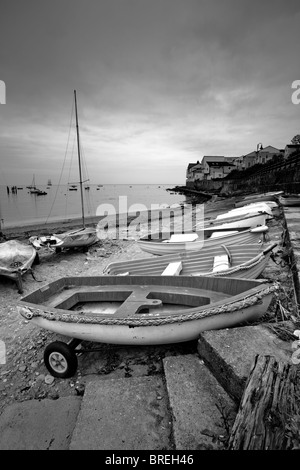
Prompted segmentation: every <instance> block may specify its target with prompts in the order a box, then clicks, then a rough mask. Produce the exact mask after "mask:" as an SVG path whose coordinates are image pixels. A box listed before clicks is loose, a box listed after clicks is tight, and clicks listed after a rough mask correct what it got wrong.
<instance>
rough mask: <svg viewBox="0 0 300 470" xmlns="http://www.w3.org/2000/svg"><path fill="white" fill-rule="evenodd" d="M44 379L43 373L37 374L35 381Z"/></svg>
mask: <svg viewBox="0 0 300 470" xmlns="http://www.w3.org/2000/svg"><path fill="white" fill-rule="evenodd" d="M44 380H45V374H39V375H38V376H37V378H36V381H37V382H42V381H44Z"/></svg>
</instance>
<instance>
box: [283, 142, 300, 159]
mask: <svg viewBox="0 0 300 470" xmlns="http://www.w3.org/2000/svg"><path fill="white" fill-rule="evenodd" d="M294 152H295V153H296V152H299V153H300V144H289V145H286V146H285V149H284V158H285V159H287V158H288V157H289V156H290V155H291V154H292V153H294Z"/></svg>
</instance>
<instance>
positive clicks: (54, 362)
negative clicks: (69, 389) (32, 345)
mask: <svg viewBox="0 0 300 470" xmlns="http://www.w3.org/2000/svg"><path fill="white" fill-rule="evenodd" d="M44 363H45V366H46V367H47V369H48V371H49V372H50V374H51V375H53V377H58V378H60V379H65V378H67V377H72V376H73V375H74V374H75V372H76V370H77V366H78V361H77V356H76V353H75V351H74V350H73V349H72V348H70V346H68V345H67V344H66V343H63V342H62V341H54V342H53V343H50V344H49V345H48V346H47V347H46V349H45V351H44Z"/></svg>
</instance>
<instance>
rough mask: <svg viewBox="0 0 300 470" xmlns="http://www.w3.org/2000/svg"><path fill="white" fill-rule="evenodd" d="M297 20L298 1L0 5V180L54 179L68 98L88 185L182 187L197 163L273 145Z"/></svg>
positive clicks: (279, 143)
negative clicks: (2, 89) (1, 97)
mask: <svg viewBox="0 0 300 470" xmlns="http://www.w3.org/2000/svg"><path fill="white" fill-rule="evenodd" d="M299 24H300V2H299V0H295V1H294V0H259V1H257V0H59V1H58V0H51V1H49V0H26V1H24V0H23V1H22V0H1V7H0V80H3V81H4V82H5V84H6V104H0V157H1V174H0V184H18V185H19V184H20V185H21V184H24V185H25V184H28V183H30V182H31V180H32V175H33V173H35V175H36V180H37V183H39V184H40V185H42V184H46V182H47V178H51V179H52V182H53V183H58V180H59V177H60V174H61V170H62V166H63V163H64V158H65V154H66V149H67V143H68V136H69V129H70V119H71V111H72V106H73V91H74V90H75V89H76V90H77V99H78V111H79V126H80V136H81V144H82V149H83V157H84V161H85V164H86V168H87V174H86V176H87V177H89V178H90V181H91V183H95V184H100V183H102V184H105V183H107V184H109V183H112V184H119V183H133V184H134V183H161V184H163V183H182V184H184V182H185V172H186V167H187V165H188V163H191V162H196V161H197V160H201V159H202V157H203V155H225V156H228V157H233V156H240V155H244V154H247V153H249V152H251V151H253V150H256V147H257V144H258V143H262V144H263V146H267V145H273V146H275V147H277V148H284V147H285V145H286V144H289V143H290V141H291V139H292V137H293V136H294V135H295V134H299V133H300V105H295V104H293V103H292V100H291V96H292V93H293V90H292V88H291V86H292V83H293V81H295V80H299V79H300V69H299V65H300V60H299V43H300V28H299ZM72 129H73V127H72ZM74 137H75V134H73V133H72V134H71V137H70V139H69V147H68V148H73V145H74ZM75 150H76V147H75ZM73 154H74V156H73V160H74V158H75V156H76V153H74V152H73ZM68 155H69V153H68ZM68 158H69V157H68ZM76 158H77V157H76ZM74 161H75V160H74ZM68 168H69V163H68V161H67V162H66V163H65V167H64V172H66V171H69V170H68ZM72 171H75V170H72ZM64 175H65V173H64ZM63 178H64V181H66V182H67V181H68V180H69V178H71V176H70V175H69V174H67V175H66V176H63ZM74 178H77V179H78V176H73V180H74ZM71 179H72V178H71Z"/></svg>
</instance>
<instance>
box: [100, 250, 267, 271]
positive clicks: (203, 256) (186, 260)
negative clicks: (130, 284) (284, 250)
mask: <svg viewBox="0 0 300 470" xmlns="http://www.w3.org/2000/svg"><path fill="white" fill-rule="evenodd" d="M275 246H276V244H273V245H267V246H265V245H264V244H262V245H260V244H255V245H232V246H229V247H227V246H224V247H222V246H219V247H215V248H207V249H206V250H200V251H198V252H193V253H189V252H187V253H186V252H181V253H178V254H177V253H175V254H172V255H165V256H156V257H153V258H142V259H136V260H132V261H120V262H114V263H110V264H109V265H108V266H107V268H106V269H105V272H107V273H108V274H110V275H124V274H128V275H134V276H137V275H144V276H146V275H148V276H160V275H162V274H163V273H164V271H165V270H166V269H168V266H169V265H170V264H171V263H177V264H178V263H180V265H181V270H180V273H179V275H181V276H211V277H216V276H226V277H231V276H232V277H235V278H244V279H256V278H257V277H258V276H259V275H260V274H261V273H262V271H263V270H264V269H265V267H266V266H267V264H268V262H269V259H270V256H271V252H272V249H273V248H275ZM222 255H225V256H227V255H228V257H229V259H228V261H229V262H228V269H224V270H222V272H220V271H214V259H215V257H216V256H222Z"/></svg>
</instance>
